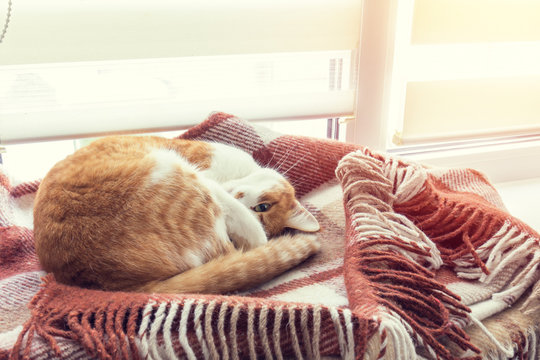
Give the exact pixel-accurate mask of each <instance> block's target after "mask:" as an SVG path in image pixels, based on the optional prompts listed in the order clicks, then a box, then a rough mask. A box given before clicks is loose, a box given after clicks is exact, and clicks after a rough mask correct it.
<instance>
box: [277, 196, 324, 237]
mask: <svg viewBox="0 0 540 360" xmlns="http://www.w3.org/2000/svg"><path fill="white" fill-rule="evenodd" d="M294 202H295V203H294V208H293V211H292V212H291V215H290V216H289V218H288V219H287V222H286V223H285V226H286V227H288V228H291V229H297V230H301V231H307V232H315V231H319V229H320V228H321V227H320V225H319V222H318V221H317V219H315V216H313V215H311V213H310V212H309V211H307V210H306V208H304V207H303V206H302V205H301V204H300V203H299V202H298V200H294Z"/></svg>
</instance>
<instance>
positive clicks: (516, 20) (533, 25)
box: [412, 0, 540, 43]
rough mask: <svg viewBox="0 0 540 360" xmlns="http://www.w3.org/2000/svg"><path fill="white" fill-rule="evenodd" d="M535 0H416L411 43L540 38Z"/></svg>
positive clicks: (538, 8)
mask: <svg viewBox="0 0 540 360" xmlns="http://www.w3.org/2000/svg"><path fill="white" fill-rule="evenodd" d="M538 24H540V1H538V0H416V1H415V7H414V18H413V28H412V42H413V43H460V42H488V41H540V26H539V25H538Z"/></svg>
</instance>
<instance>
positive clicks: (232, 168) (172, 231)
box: [34, 136, 319, 293]
mask: <svg viewBox="0 0 540 360" xmlns="http://www.w3.org/2000/svg"><path fill="white" fill-rule="evenodd" d="M285 228H292V229H298V230H301V231H305V232H315V231H318V230H319V224H318V222H317V220H316V219H315V218H314V217H313V215H311V214H310V213H309V212H308V211H307V210H306V209H305V208H304V207H303V206H302V205H301V204H300V203H299V202H298V200H296V198H295V193H294V188H293V187H292V186H291V185H290V183H289V182H287V181H286V180H285V178H284V177H283V176H282V175H280V174H279V173H278V172H277V171H275V170H273V169H268V168H263V167H260V166H259V165H258V164H257V163H256V162H255V161H254V160H253V159H252V158H251V156H249V155H248V154H247V153H245V152H243V151H242V150H240V149H237V148H234V147H231V146H227V145H223V144H218V143H207V142H201V141H189V140H177V139H174V140H173V139H164V138H158V137H132V136H115V137H107V138H104V139H100V140H97V141H95V142H93V143H91V144H90V145H88V146H86V147H84V148H82V149H80V150H78V151H77V152H75V153H74V154H73V155H70V156H69V157H67V158H66V159H64V160H62V161H60V162H59V163H58V164H56V165H55V166H54V167H53V168H52V169H51V170H50V171H49V173H48V174H47V175H46V176H45V178H44V179H43V181H42V183H41V185H40V187H39V191H38V194H37V197H36V201H35V205H34V235H35V244H36V251H37V254H38V257H39V260H40V263H41V265H42V266H43V268H44V270H46V271H47V272H52V273H53V274H54V275H55V278H56V279H57V280H58V281H59V282H62V283H65V284H70V285H77V286H82V287H88V288H98V289H105V290H127V291H142V292H164V293H186V292H196V293H226V292H231V291H236V290H241V289H246V288H249V287H252V286H255V285H258V284H260V283H262V282H265V281H268V280H270V279H272V278H274V277H275V276H277V275H279V274H280V273H282V272H284V271H286V270H288V269H290V268H291V267H293V266H295V265H297V264H298V263H300V262H302V261H303V260H305V259H306V258H308V257H309V256H311V255H312V254H314V253H315V252H316V251H318V249H319V244H318V242H317V240H316V237H315V236H314V235H309V234H303V233H298V234H289V235H281V236H278V237H277V238H276V239H272V240H271V241H268V240H267V239H268V238H270V237H274V236H276V235H278V234H280V233H282V232H283V230H284V229H285Z"/></svg>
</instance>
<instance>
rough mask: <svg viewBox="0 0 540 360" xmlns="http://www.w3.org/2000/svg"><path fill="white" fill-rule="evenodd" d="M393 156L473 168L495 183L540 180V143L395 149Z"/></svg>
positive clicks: (533, 139) (524, 141)
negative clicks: (539, 160)
mask: <svg viewBox="0 0 540 360" xmlns="http://www.w3.org/2000/svg"><path fill="white" fill-rule="evenodd" d="M389 152H390V153H393V154H396V155H400V156H402V157H405V158H407V159H411V160H413V161H418V162H421V163H424V164H428V165H434V166H440V167H461V168H464V167H465V168H472V169H475V170H478V171H481V172H483V173H484V174H485V175H486V176H487V177H488V179H489V180H490V181H491V182H493V183H505V182H513V181H522V180H528V179H536V178H539V179H540V164H539V162H538V159H540V139H539V138H538V137H531V138H528V139H516V140H515V141H506V142H494V143H482V144H479V145H474V144H467V145H465V146H455V147H452V148H430V147H417V148H413V149H412V150H411V149H410V148H409V149H392V150H389Z"/></svg>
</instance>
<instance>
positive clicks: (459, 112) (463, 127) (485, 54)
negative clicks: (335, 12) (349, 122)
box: [392, 0, 540, 144]
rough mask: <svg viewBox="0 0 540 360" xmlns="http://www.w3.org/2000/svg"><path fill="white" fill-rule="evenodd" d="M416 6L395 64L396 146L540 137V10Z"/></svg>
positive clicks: (508, 3)
mask: <svg viewBox="0 0 540 360" xmlns="http://www.w3.org/2000/svg"><path fill="white" fill-rule="evenodd" d="M409 2H411V1H409ZM413 3H414V4H413V5H412V6H411V8H412V11H411V13H412V19H411V22H409V24H410V29H401V31H409V32H410V38H409V39H408V41H409V42H408V43H407V44H405V45H403V44H402V45H401V50H402V51H401V52H400V55H401V57H400V58H397V57H396V59H395V60H396V62H397V63H398V65H397V66H398V68H399V73H398V74H397V75H396V76H397V77H398V78H400V80H399V81H398V82H397V85H396V86H397V88H398V90H397V91H396V93H401V94H403V97H402V99H401V100H396V101H394V103H393V105H392V106H394V107H398V108H400V110H398V111H395V112H394V114H397V116H396V120H393V121H394V124H395V125H394V130H395V132H396V134H397V135H396V136H394V140H395V142H396V143H397V144H415V143H426V142H439V141H446V140H458V139H463V138H479V137H486V136H500V135H515V134H533V133H540V101H539V99H540V25H539V24H540V3H539V2H538V1H537V0H473V1H471V0H416V1H413ZM405 16H406V15H405ZM398 31H399V29H398ZM395 99H396V98H395ZM400 101H401V102H400Z"/></svg>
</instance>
